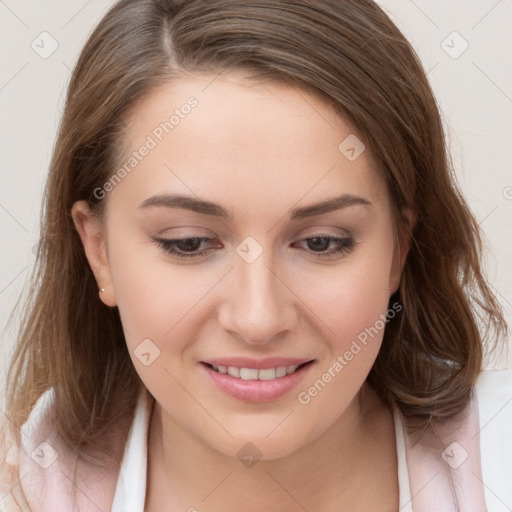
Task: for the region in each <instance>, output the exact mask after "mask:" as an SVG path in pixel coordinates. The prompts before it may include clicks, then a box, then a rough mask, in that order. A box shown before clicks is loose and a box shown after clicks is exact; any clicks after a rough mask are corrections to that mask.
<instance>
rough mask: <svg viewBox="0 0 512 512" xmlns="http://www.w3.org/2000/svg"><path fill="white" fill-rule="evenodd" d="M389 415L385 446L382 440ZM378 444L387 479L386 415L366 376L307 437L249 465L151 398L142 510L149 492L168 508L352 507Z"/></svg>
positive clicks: (278, 511)
mask: <svg viewBox="0 0 512 512" xmlns="http://www.w3.org/2000/svg"><path fill="white" fill-rule="evenodd" d="M390 418H391V427H392V432H391V436H392V439H391V445H392V446H391V451H390V447H389V446H386V445H389V442H390V439H389V434H390V432H389V420H390ZM383 423H387V428H386V429H383V428H382V424H383ZM383 451H384V452H385V453H388V454H389V453H391V459H392V461H393V462H394V463H395V464H394V465H393V468H388V469H387V470H388V471H389V469H393V470H394V480H395V479H396V456H395V445H394V427H393V425H392V417H391V416H390V411H389V409H387V407H385V406H384V405H383V404H382V402H381V401H380V400H379V399H378V397H377V395H376V393H375V392H374V391H373V389H372V388H371V387H369V386H368V385H366V384H365V385H364V386H363V388H361V390H360V393H359V394H358V395H357V396H356V397H355V398H354V400H352V402H351V403H350V405H349V406H348V407H347V409H346V410H345V411H344V412H343V414H342V415H341V416H340V417H339V418H338V420H337V421H336V422H335V423H334V424H333V425H332V426H331V427H330V428H329V430H328V431H326V432H325V433H324V434H322V435H321V436H320V437H318V438H317V439H316V440H315V441H314V442H311V443H309V444H307V445H305V446H302V447H300V448H298V449H297V450H296V451H295V452H293V453H292V454H290V455H288V456H286V457H283V458H280V459H274V460H260V461H258V462H257V463H256V464H255V465H253V466H252V467H246V466H245V465H244V464H242V462H241V461H240V460H238V459H235V458H233V457H229V456H227V455H225V454H223V453H220V452H219V451H217V450H215V449H213V448H212V447H210V446H208V445H206V444H205V443H204V442H203V441H202V440H201V439H198V438H196V437H194V436H192V435H191V434H190V433H189V432H187V431H186V430H184V429H183V428H181V427H180V425H178V424H177V423H176V422H174V421H172V418H169V417H168V415H166V414H165V412H164V411H162V409H161V407H160V406H159V404H158V403H155V407H154V409H153V414H152V418H151V424H150V433H149V461H148V491H147V496H148V508H147V510H152V508H151V506H149V505H150V504H151V503H154V501H153V500H155V501H158V502H159V503H160V504H161V503H162V502H165V503H166V504H168V506H166V508H167V509H169V510H190V511H193V510H194V508H195V509H197V510H201V511H203V510H204V511H212V512H213V511H221V510H245V511H248V512H252V511H254V512H256V511H261V510H266V511H269V512H284V511H289V510H291V509H297V510H301V507H302V509H306V510H326V511H328V510H339V504H340V500H342V501H341V502H342V503H344V506H345V507H346V509H347V510H354V511H355V510H359V506H360V505H361V503H362V502H364V498H363V500H361V496H362V495H363V496H364V494H367V486H368V483H369V482H371V480H369V478H371V474H372V473H373V472H374V471H375V465H376V460H379V459H381V460H380V461H379V462H380V464H382V455H383ZM375 459H376V460H375ZM386 460H387V459H386ZM377 465H378V464H377ZM362 475H363V476H364V478H362ZM391 475H392V473H391ZM394 480H393V481H394ZM162 500H164V501H162ZM397 505H398V503H397Z"/></svg>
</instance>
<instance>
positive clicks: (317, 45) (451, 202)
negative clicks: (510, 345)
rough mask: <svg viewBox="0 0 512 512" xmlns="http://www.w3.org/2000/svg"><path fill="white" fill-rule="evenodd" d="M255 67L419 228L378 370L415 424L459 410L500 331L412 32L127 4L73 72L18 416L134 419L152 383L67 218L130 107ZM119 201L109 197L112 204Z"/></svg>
mask: <svg viewBox="0 0 512 512" xmlns="http://www.w3.org/2000/svg"><path fill="white" fill-rule="evenodd" d="M229 70H244V71H247V72H249V73H250V74H251V75H252V76H254V77H258V78H261V79H264V80H270V81H279V82H281V83H286V84H289V85H291V86H294V87H297V88H302V89H305V90H308V91H310V92H314V93H315V94H318V95H320V96H321V97H322V98H323V99H324V100H325V101H327V102H328V103H329V104H331V105H333V106H334V107H335V108H337V109H338V111H339V112H340V114H341V115H343V116H345V117H346V119H348V120H349V121H350V122H351V123H352V125H353V126H354V127H355V129H356V130H357V132H358V134H360V135H361V137H362V138H363V139H364V141H365V144H367V146H368V147H369V148H370V150H371V152H372V155H373V156H374V158H375V160H376V161H377V162H378V166H379V170H380V172H381V173H382V175H383V176H384V177H385V180H386V183H387V186H388V189H389V193H390V196H391V199H392V202H393V204H394V207H395V210H396V212H397V214H396V222H397V226H398V228H399V229H400V230H402V231H403V230H405V229H407V226H408V223H407V222H406V219H405V218H404V216H403V215H402V214H401V212H403V211H404V208H409V209H410V210H412V211H413V212H414V214H415V216H416V219H417V221H416V224H415V226H414V229H413V230H412V233H411V246H410V252H409V254H408V257H407V260H406V263H405V268H404V272H403V278H402V281H401V284H400V288H399V290H398V291H397V292H396V294H395V295H394V296H393V297H391V301H393V302H396V301H399V302H400V304H402V306H403V309H402V311H401V313H400V315H398V316H397V318H395V319H394V320H393V321H391V322H390V323H389V325H388V326H387V328H386V331H385V335H384V340H383V345H382V348H381V350H380V353H379V355H378V357H377V360H376V362H375V364H374V366H373V368H372V370H371V373H370V375H369V380H370V382H371V383H372V385H373V386H374V387H375V389H377V390H378V391H379V393H380V394H381V396H382V397H383V398H384V399H386V400H394V401H396V403H397V404H398V406H399V407H400V409H401V411H402V413H403V414H404V415H405V416H406V417H408V418H410V419H411V420H413V419H414V420H418V421H426V420H427V419H428V418H434V419H437V420H440V421H442V420H444V419H447V418H451V417H453V416H455V415H457V414H458V413H460V412H461V411H462V409H463V408H464V406H465V405H466V403H467V401H468V398H469V395H470V393H471V390H472V387H473V385H474V383H475V380H476V378H477V376H478V374H479V372H480V371H481V368H482V354H483V348H484V346H485V345H488V346H492V345H493V344H494V341H495V340H497V339H499V337H500V335H501V334H504V333H505V331H506V325H505V322H504V320H503V317H502V314H501V310H500V307H499V305H498V303H497V301H496V299H495V297H494V295H493V293H492V292H491V290H490V288H489V286H488V284H487V283H486V281H485V279H484V277H483V275H482V271H481V264H480V258H481V250H482V243H481V238H480V232H479V228H478V225H477V223H476V221H475V219H474V218H473V216H472V214H471V213H470V211H469V209H468V206H467V204H466V202H465V201H464V199H463V197H462V196H461V193H460V192H459V190H458V188H457V185H456V183H455V179H454V175H453V171H452V167H451V165H450V162H449V158H448V151H447V148H446V144H445V137H444V133H443V126H442V122H441V119H440V115H439V111H438V107H437V104H436V101H435V99H434V96H433V93H432V91H431V88H430V86H429V83H428V80H427V77H426V75H425V72H424V70H423V68H422V66H421V64H420V62H419V60H418V58H417V56H416V54H415V53H414V51H413V49H412V48H411V46H410V44H409V43H408V42H407V41H406V39H405V38H404V36H403V35H402V34H401V33H400V32H399V30H398V29H397V28H396V27H395V25H394V24H393V23H392V22H391V21H390V19H389V18H388V16H387V15H386V14H385V13H384V12H383V11H382V10H381V8H379V7H378V6H377V5H376V4H375V3H374V2H373V1H371V0H294V1H291V0H237V1H228V0H211V1H210V0H209V1H203V0H187V1H177V0H122V1H120V2H119V3H117V4H116V5H115V6H114V7H113V8H112V9H111V10H110V11H109V12H108V13H107V14H106V16H105V17H104V18H103V19H102V21H101V22H100V24H99V25H98V26H97V28H96V29H95V30H94V32H93V33H92V35H91V36H90V37H89V40H88V41H87V43H86V45H85V47H84V49H83V51H82V53H81V55H80V58H79V60H78V62H77V64H76V67H75V69H74V72H73V75H72V79H71V83H70V85H69V90H68V94H67V99H66V105H65V110H64V114H63V118H62V123H61V126H60V131H59V134H58V138H57V142H56V145H55V150H54V153H53V158H52V161H51V168H50V173H49V178H48V182H47V187H46V194H45V200H44V212H43V220H42V229H41V239H40V244H39V249H38V255H37V267H36V269H35V271H34V275H33V284H32V288H31V294H30V299H29V300H28V301H27V303H26V306H25V314H24V317H23V320H22V323H21V328H20V331H19V338H18V343H17V348H16V351H15V355H14V358H13V361H12V365H11V368H10V372H9V376H8V401H7V414H8V416H9V418H10V420H11V421H12V423H13V424H14V425H18V426H19V425H21V424H22V423H23V422H24V421H25V420H26V419H27V417H28V415H29V413H30V410H31V408H32V407H33V405H34V403H35V401H36V400H37V398H38V397H39V396H40V395H41V394H42V393H43V392H44V391H45V390H46V389H48V388H53V389H54V390H55V396H56V403H55V427H56V429H57V431H58V433H59V434H60V435H61V436H62V437H63V438H64V440H65V441H67V442H68V443H69V444H70V446H72V447H73V448H74V449H76V450H77V451H79V450H82V449H84V450H85V448H86V447H87V446H94V445H96V446H98V445H99V444H100V442H101V440H102V439H103V438H104V436H105V435H106V433H107V432H109V431H110V430H111V429H112V427H113V425H114V424H117V423H118V422H120V421H121V420H123V419H126V418H127V417H129V416H130V415H131V414H132V412H133V407H134V404H135V400H136V396H137V393H138V390H139V389H140V386H141V381H140V380H139V378H138V375H137V373H136V371H135V369H134V367H133V364H132V362H131V360H130V357H129V354H128V351H127V348H126V344H125V339H124V335H123V327H122V324H121V321H120V317H119V314H118V311H117V308H108V307H106V306H105V305H104V304H103V303H102V302H101V301H100V300H99V299H98V296H97V284H96V281H95V279H94V276H93V273H92V272H91V270H90V268H89V265H88V263H87V260H86V258H85V255H84V250H83V247H82V244H81V242H80V239H79V237H78V234H77V232H76V230H75V227H74V225H73V222H72V218H71V215H70V210H71V207H72V205H73V204H74V203H75V202H76V201H79V200H87V201H88V202H89V204H90V205H91V207H92V208H93V209H94V211H95V212H96V213H97V214H98V215H100V216H101V213H102V211H103V207H104V204H105V201H102V200H100V199H98V198H97V197H96V196H95V194H94V190H95V189H97V188H98V187H101V186H102V185H103V184H104V183H105V182H106V181H107V180H108V179H109V177H110V176H111V175H112V174H113V173H114V172H115V170H116V169H117V167H116V166H117V165H118V156H119V148H120V147H121V146H122V142H123V133H124V132H125V130H126V124H125V123H126V121H127V119H128V116H129V113H130V112H131V111H132V110H133V108H135V106H136V105H137V104H138V103H139V102H140V100H142V99H143V98H145V97H147V96H148V94H150V92H151V91H152V90H154V89H155V87H157V86H159V85H162V84H163V83H165V82H168V81H172V80H173V78H175V77H179V76H183V75H184V74H185V73H187V72H214V73H219V72H222V71H229ZM107 200H108V199H107Z"/></svg>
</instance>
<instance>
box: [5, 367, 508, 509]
mask: <svg viewBox="0 0 512 512" xmlns="http://www.w3.org/2000/svg"><path fill="white" fill-rule="evenodd" d="M476 391H477V392H476V393H475V394H474V396H473V399H472V401H471V402H470V404H469V405H468V408H467V414H466V417H465V420H464V421H463V422H461V423H460V424H456V423H454V422H448V423H446V424H445V425H443V426H442V427H438V428H437V433H434V432H432V431H431V430H430V431H427V432H425V434H424V435H423V436H422V437H421V438H420V439H419V440H418V441H417V442H416V443H414V440H415V439H416V437H417V435H416V436H415V435H411V434H409V433H408V431H407V430H406V429H405V428H404V429H402V427H401V424H402V423H403V424H405V423H404V421H403V418H402V417H401V414H400V412H399V410H398V408H396V407H395V408H394V417H395V425H396V435H397V450H398V459H399V485H400V500H401V501H400V510H401V512H406V511H412V510H413V511H414V512H437V511H439V512H456V511H460V512H484V511H487V510H489V512H494V511H498V510H504V511H505V510H511V509H510V508H509V507H511V506H512V491H510V488H511V487H512V485H508V486H507V485H506V482H507V481H508V482H509V484H512V442H511V441H510V439H509V438H510V437H511V436H510V434H509V435H508V436H506V437H507V439H505V435H504V434H505V432H506V429H508V432H510V431H511V430H510V427H512V371H503V372H484V373H483V375H482V376H481V377H480V378H479V383H478V384H477V388H476ZM52 401H53V393H52V390H49V391H48V392H46V393H45V394H44V395H43V396H42V397H41V399H40V400H39V401H38V403H37V404H36V407H35V408H34V410H33V411H32V413H31V415H30V418H29V420H28V421H27V423H25V424H24V425H23V427H22V444H23V446H22V449H21V450H19V453H15V452H14V451H12V450H11V452H10V453H9V459H10V460H11V461H13V462H14V460H18V461H19V475H20V478H21V483H20V485H21V486H22V489H23V492H24V493H25V495H26V497H27V499H28V502H29V504H30V510H31V511H32V512H43V511H44V512H47V511H51V512H72V511H80V512H89V511H91V512H93V511H94V512H98V511H105V512H106V511H112V512H143V508H144V496H145V489H146V463H147V432H148V426H149V418H150V410H151V400H150V396H149V393H148V392H147V391H146V390H143V392H142V393H141V396H140V398H139V401H138V403H137V408H136V411H135V415H134V420H133V422H132V426H131V429H130V433H129V435H128V439H127V442H126V444H125V448H124V455H123V462H122V464H121V469H120V471H117V470H112V469H110V470H109V469H100V468H97V467H95V466H93V465H91V464H89V463H87V462H83V461H81V462H80V463H79V464H78V465H77V468H76V469H77V472H76V475H75V476H73V462H74V457H73V454H72V453H70V451H69V450H68V449H66V447H65V446H64V444H63V443H62V441H61V440H59V438H58V437H57V436H56V434H55V432H54V431H53V429H52V427H51V424H50V421H49V418H50V416H51V405H52ZM501 404H503V407H501ZM479 405H480V409H479ZM507 406H508V409H507ZM498 407H501V409H499V411H498V410H497V409H498ZM479 413H480V414H479ZM500 414H502V416H501V417H500V416H499V415H500ZM492 415H494V417H493V418H491V416H492ZM496 418H498V420H499V421H498V420H496ZM482 419H483V420H484V421H485V422H486V423H485V424H481V423H482ZM497 423H500V424H499V425H497ZM489 425H490V427H491V428H490V429H489ZM493 428H494V429H496V428H497V429H498V430H493ZM480 431H482V432H483V433H485V432H486V431H487V433H488V434H489V435H487V433H486V434H485V435H486V440H485V442H482V440H481V438H480V437H481V434H480ZM496 435H498V436H503V438H502V440H501V441H500V440H499V439H496V442H495V443H494V447H493V445H492V441H493V439H492V437H496ZM489 437H491V439H489ZM490 443H491V444H490ZM402 445H403V446H404V450H403V452H404V454H403V455H404V457H403V463H400V459H401V455H400V450H401V449H400V446H402ZM496 445H498V446H497V447H496ZM482 447H484V448H485V449H486V450H487V451H489V452H490V453H491V452H493V453H492V457H482V455H481V449H482ZM496 453H501V456H502V457H503V459H502V461H501V462H500V460H499V459H498V458H497V457H496ZM482 458H485V461H484V462H485V464H483V465H482ZM482 466H483V467H484V469H485V473H484V476H483V475H482ZM400 468H401V469H400ZM404 471H405V475H404V474H403V472H404ZM401 472H402V474H400V473H401ZM502 477H504V478H505V480H504V481H499V480H500V478H502ZM495 479H496V482H494V480H495ZM74 482H76V484H75V483H74ZM484 482H485V483H484ZM504 482H505V483H504ZM405 485H406V486H407V487H408V488H407V489H406V488H404V486H405ZM75 487H76V489H74V488H75ZM507 489H508V490H507ZM75 490H76V499H77V502H76V503H74V502H73V496H74V491H75ZM509 491H510V492H509ZM2 497H3V494H2V495H0V499H1V498H2ZM408 497H410V498H412V501H411V502H408V501H409V499H408ZM494 497H497V498H498V500H496V499H494ZM486 498H488V500H490V501H492V503H493V508H490V505H489V501H488V506H489V509H488V508H487V506H486ZM8 500H9V496H6V497H5V498H4V499H2V500H1V501H0V511H1V512H3V511H9V512H11V511H12V510H17V509H16V508H14V509H13V508H9V505H8V503H9V501H8ZM500 502H501V503H502V504H503V508H499V507H500Z"/></svg>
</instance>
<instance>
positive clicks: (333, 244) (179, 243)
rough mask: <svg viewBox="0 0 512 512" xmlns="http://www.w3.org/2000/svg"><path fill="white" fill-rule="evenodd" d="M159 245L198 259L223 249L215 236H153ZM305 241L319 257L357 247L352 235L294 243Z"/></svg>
mask: <svg viewBox="0 0 512 512" xmlns="http://www.w3.org/2000/svg"><path fill="white" fill-rule="evenodd" d="M153 240H154V241H155V242H156V243H157V245H158V246H159V247H161V248H162V249H163V250H164V251H165V252H166V253H168V254H170V255H171V256H176V257H178V258H187V259H196V258H201V257H205V256H207V255H208V254H209V253H211V252H212V251H214V250H215V249H217V248H218V249H221V248H222V247H223V246H222V244H221V243H220V242H219V241H218V240H216V239H215V238H209V237H187V238H174V239H169V238H158V237H157V238H153ZM301 242H305V243H306V246H307V248H303V249H302V250H304V251H306V252H307V253H309V254H311V255H313V256H314V257H317V258H329V257H333V256H340V255H342V254H348V253H350V252H351V251H352V250H353V249H354V247H355V244H356V242H355V240H354V239H353V238H352V237H337V236H332V235H325V234H315V235H313V236H310V237H307V238H303V239H301V240H299V241H298V242H294V243H293V244H292V245H293V246H297V244H300V243H301ZM205 243H206V244H208V243H212V244H213V245H214V246H215V247H207V248H202V249H201V247H202V246H203V244H205Z"/></svg>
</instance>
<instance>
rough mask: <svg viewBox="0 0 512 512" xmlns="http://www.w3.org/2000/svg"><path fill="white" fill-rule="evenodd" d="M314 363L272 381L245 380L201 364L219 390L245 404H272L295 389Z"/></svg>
mask: <svg viewBox="0 0 512 512" xmlns="http://www.w3.org/2000/svg"><path fill="white" fill-rule="evenodd" d="M312 364H313V363H308V364H306V365H304V366H303V367H301V368H299V369H298V370H295V371H294V372H293V373H290V374H289V375H286V377H276V378H275V379H272V380H243V379H237V378H235V377H231V375H227V374H224V373H219V372H216V371H215V370H213V369H212V368H211V367H210V366H208V365H205V364H201V366H202V367H203V369H204V370H205V371H206V373H207V374H208V376H209V377H210V378H211V379H212V380H213V382H214V383H215V384H216V385H217V387H218V388H219V389H221V390H222V391H224V392H225V393H227V394H228V395H230V396H232V397H234V398H237V399H238V400H243V401H244V402H271V401H272V400H277V399H278V398H281V397H282V396H284V395H286V393H288V392H290V391H291V390H292V389H293V388H295V387H296V386H297V385H298V384H299V382H300V381H301V380H302V379H303V378H304V376H305V375H306V373H307V372H308V371H309V368H310V367H311V366H312Z"/></svg>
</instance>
